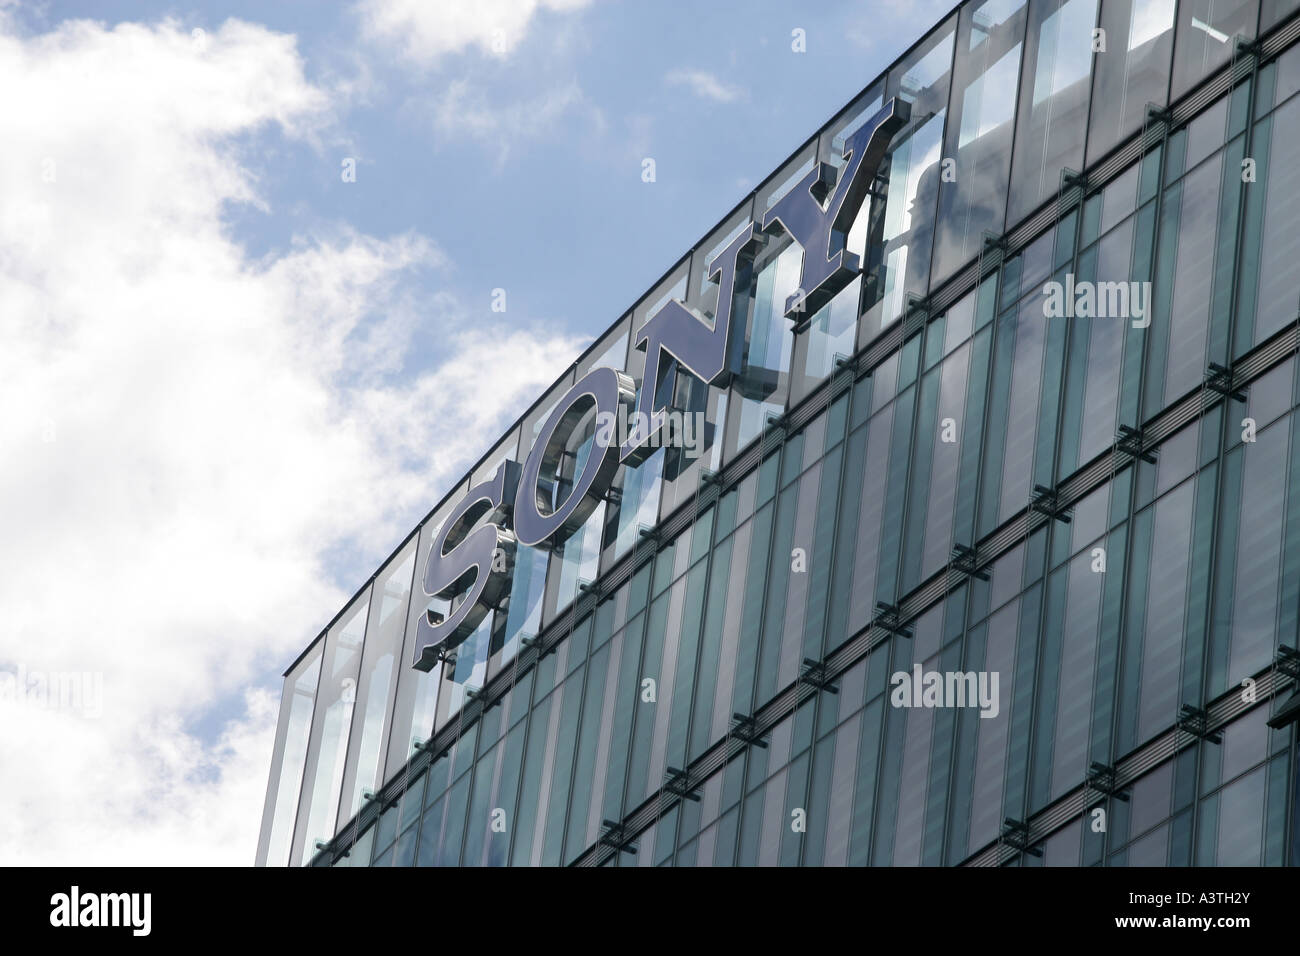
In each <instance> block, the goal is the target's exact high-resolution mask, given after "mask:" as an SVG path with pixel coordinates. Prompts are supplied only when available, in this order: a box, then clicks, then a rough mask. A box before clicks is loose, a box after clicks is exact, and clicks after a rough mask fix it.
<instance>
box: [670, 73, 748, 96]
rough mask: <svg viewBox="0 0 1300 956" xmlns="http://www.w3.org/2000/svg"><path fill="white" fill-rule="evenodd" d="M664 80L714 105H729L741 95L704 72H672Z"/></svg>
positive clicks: (736, 90) (733, 88)
mask: <svg viewBox="0 0 1300 956" xmlns="http://www.w3.org/2000/svg"><path fill="white" fill-rule="evenodd" d="M664 80H665V81H667V83H668V84H669V85H670V86H684V87H686V88H687V89H689V90H690V91H691V92H692V93H694V94H695V95H696V96H698V97H699V98H700V99H703V100H712V101H713V102H715V103H731V102H734V101H735V100H737V99H739V98H740V95H741V90H739V89H737V88H736V87H734V86H728V85H727V84H726V83H723V82H722V81H721V80H720V79H718V78H717V77H716V76H714V75H713V74H712V73H709V72H706V71H705V70H685V69H681V70H673V71H671V72H670V73H669V74H668V75H667V76H665V77H664Z"/></svg>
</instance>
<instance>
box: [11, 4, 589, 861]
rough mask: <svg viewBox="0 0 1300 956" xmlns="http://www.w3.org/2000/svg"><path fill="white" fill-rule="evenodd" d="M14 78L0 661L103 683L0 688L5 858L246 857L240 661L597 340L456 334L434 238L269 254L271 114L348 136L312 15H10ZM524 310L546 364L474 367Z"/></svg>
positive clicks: (383, 542)
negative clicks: (247, 234)
mask: <svg viewBox="0 0 1300 956" xmlns="http://www.w3.org/2000/svg"><path fill="white" fill-rule="evenodd" d="M440 6H441V5H440ZM0 86H2V87H3V88H5V89H9V90H22V91H23V94H22V95H21V96H15V97H10V98H9V99H8V100H7V102H6V106H5V109H4V110H0V141H3V142H4V143H5V147H4V149H3V150H0V183H3V184H4V185H3V187H0V188H2V189H3V193H2V194H0V264H2V266H0V408H4V409H5V410H6V414H5V415H4V416H3V417H0V460H3V461H4V462H5V463H6V467H5V468H3V469H0V529H3V545H2V546H0V607H3V608H4V609H5V613H4V615H3V616H2V617H0V671H12V670H13V669H14V668H15V667H16V666H18V665H19V664H21V665H23V666H25V667H26V668H28V669H29V670H42V671H50V672H57V671H92V672H97V673H102V675H103V681H104V683H103V693H104V703H103V712H102V716H101V717H100V718H99V719H97V720H92V719H87V718H85V717H83V716H79V715H78V714H75V713H70V712H67V711H57V710H53V711H52V710H45V709H41V708H37V707H34V706H31V705H30V704H22V703H16V702H13V701H6V700H0V722H2V725H3V726H4V727H5V728H6V730H5V732H4V733H3V734H0V766H4V767H5V768H6V769H7V775H6V779H7V781H9V784H10V785H9V786H7V787H5V788H3V790H0V821H2V822H0V848H3V849H0V862H5V863H64V864H68V863H75V864H94V863H128V864H129V863H181V864H185V863H231V864H248V863H251V862H252V860H253V856H254V851H255V848H256V834H257V827H258V823H259V818H260V815H261V809H262V798H263V795H264V792H265V787H266V775H267V772H268V768H269V758H270V747H271V733H272V730H273V723H274V717H275V713H274V712H275V707H276V698H275V695H274V694H273V693H268V692H267V691H265V690H256V689H254V690H246V688H248V687H249V686H250V684H251V685H256V684H257V682H259V681H262V680H264V679H265V677H266V675H267V674H268V672H271V671H272V670H273V669H277V668H278V667H281V666H283V665H284V664H285V663H287V662H288V661H289V660H291V659H292V657H293V656H294V654H295V653H296V652H297V651H298V650H300V649H301V648H302V647H303V646H305V645H306V643H307V641H308V640H309V639H310V638H311V637H312V636H313V629H314V628H318V627H319V626H320V625H321V624H323V623H324V622H325V620H327V619H328V617H329V615H330V614H331V613H332V612H333V611H334V610H336V609H337V608H338V607H339V606H341V604H342V602H343V600H344V599H345V598H346V594H344V593H343V592H342V591H340V589H339V587H338V586H336V585H335V584H334V583H333V582H332V581H331V580H330V579H329V575H328V572H327V570H326V565H327V561H328V556H329V555H331V554H336V553H338V551H339V549H341V548H342V549H353V550H354V551H355V552H356V553H360V554H363V555H367V556H373V558H371V557H368V558H367V560H374V561H377V560H378V559H379V558H380V557H382V555H383V554H386V553H387V551H388V550H390V549H391V548H392V547H393V546H394V545H395V544H396V543H397V542H398V540H399V539H400V537H401V535H402V534H403V533H405V532H406V531H407V530H409V526H410V524H411V523H413V520H414V518H417V517H419V516H420V515H422V514H423V513H424V511H425V510H427V508H428V507H429V506H430V505H432V504H433V503H434V502H435V500H436V498H437V496H438V495H439V494H440V493H441V492H442V491H443V490H444V489H445V487H446V485H447V484H448V483H449V481H450V480H451V479H453V478H454V477H458V475H459V473H460V471H461V470H462V469H463V467H464V466H465V465H467V464H469V460H470V459H471V458H472V457H473V456H476V455H477V454H479V453H481V452H483V451H484V450H485V449H486V447H487V446H488V445H489V444H490V443H491V441H493V440H494V439H495V438H496V437H497V435H498V434H499V432H500V431H501V430H502V428H503V427H504V425H505V424H508V422H507V421H506V420H505V419H506V418H507V416H513V415H514V414H517V412H518V411H519V410H520V409H521V408H522V405H523V403H524V402H526V401H527V400H529V399H531V398H533V397H534V396H535V395H536V394H537V393H538V392H540V390H541V389H542V387H544V386H545V385H546V384H549V383H550V382H551V381H552V380H553V379H554V377H555V376H556V375H557V374H558V373H559V372H560V371H562V369H563V368H564V366H565V365H567V364H568V362H569V361H570V360H571V359H572V358H573V357H574V356H575V355H576V354H577V353H578V350H579V347H580V344H581V343H579V342H576V341H573V340H571V339H569V338H568V337H565V336H559V335H547V334H545V332H544V331H543V332H541V333H527V332H522V331H517V330H515V331H509V330H508V329H506V328H498V327H493V326H491V325H483V324H482V323H480V324H479V325H477V326H476V327H475V328H474V331H473V332H468V333H465V332H455V331H454V330H455V329H457V328H460V327H461V323H460V322H459V321H458V320H459V319H461V318H463V316H461V315H460V314H459V312H460V310H459V308H458V306H457V304H456V302H455V300H454V299H452V298H451V297H450V296H449V295H446V294H442V295H435V296H428V295H426V296H424V297H418V296H417V294H416V293H415V292H414V291H413V289H414V288H415V286H414V285H413V284H412V281H411V280H412V278H413V277H414V276H415V275H416V274H421V273H427V272H429V271H432V272H433V273H434V274H436V273H437V270H440V269H442V268H443V267H444V265H445V260H444V257H443V255H442V253H441V252H440V251H439V249H438V248H437V246H436V245H435V244H434V243H433V242H432V241H431V240H429V239H428V238H425V237H422V236H419V235H415V234H408V235H400V236H394V237H389V238H386V239H381V238H376V237H372V236H366V235H362V234H357V233H355V232H350V231H347V230H339V232H338V233H337V234H334V235H330V236H326V237H320V236H316V237H301V238H300V240H299V241H298V242H297V243H296V244H295V245H294V247H293V248H292V249H291V251H289V252H288V253H286V254H284V255H282V256H279V257H278V258H272V259H270V260H266V259H258V260H254V259H253V258H251V257H250V256H249V254H248V252H247V251H246V249H245V248H244V247H243V246H242V245H241V244H240V243H239V242H238V241H237V240H236V239H235V238H234V237H233V236H232V235H231V233H230V230H229V229H228V228H227V227H226V225H225V224H224V223H223V220H222V212H223V209H224V208H225V207H226V205H227V204H230V203H257V204H260V205H261V206H262V207H263V208H266V204H265V201H264V200H263V199H262V198H261V197H260V196H259V194H258V192H257V188H256V176H255V171H254V170H255V165H256V164H255V161H254V160H255V159H256V154H255V153H252V152H251V149H250V146H249V143H250V137H255V136H257V135H260V133H261V132H262V131H265V130H267V129H269V128H272V127H277V128H279V129H281V130H283V131H284V132H285V133H286V134H288V135H290V136H295V137H301V138H306V139H308V140H309V141H310V140H312V139H314V138H318V137H328V136H331V135H334V134H333V133H332V132H331V130H332V124H333V119H334V118H333V116H332V115H331V111H330V102H331V100H330V97H329V96H328V95H327V93H326V92H325V91H323V90H322V89H320V88H318V87H316V86H314V85H313V84H312V83H310V82H308V80H307V79H306V78H305V77H304V75H303V64H302V61H301V59H300V57H299V56H298V54H297V52H296V49H295V44H294V40H293V38H292V37H286V36H283V35H279V34H275V33H272V32H270V31H268V30H265V29H262V28H260V27H257V26H252V25H249V24H245V23H240V22H237V21H230V22H227V23H226V24H224V25H223V26H222V27H221V28H220V29H219V30H214V31H211V32H210V33H209V34H208V37H207V43H206V49H204V50H202V51H198V50H196V49H195V45H194V44H193V42H192V40H191V36H190V34H189V31H188V30H187V29H185V28H183V27H181V26H179V25H178V24H175V23H171V22H167V23H163V24H160V25H157V26H153V27H144V26H135V25H121V26H117V27H116V28H113V29H107V28H105V27H104V26H102V25H98V24H93V23H89V22H75V23H65V24H63V25H61V26H60V27H59V28H58V29H56V30H55V31H53V32H52V33H49V34H45V35H42V36H35V37H29V38H20V37H18V36H16V35H12V34H8V33H5V32H3V24H2V23H0ZM321 161H322V162H326V163H332V162H333V161H332V160H330V159H329V158H328V157H326V156H322V157H321ZM340 188H347V187H344V186H341V187H340ZM507 335H510V336H513V337H514V341H513V342H512V343H511V344H512V346H515V347H517V348H518V351H519V352H520V354H528V355H530V356H531V357H532V361H530V362H529V363H515V364H512V365H509V366H502V365H501V364H500V363H492V364H493V368H494V369H495V372H496V375H497V376H498V377H497V379H496V380H495V381H494V383H493V388H492V389H491V390H487V391H484V390H481V388H480V382H479V380H478V379H477V378H475V377H474V376H472V375H471V374H470V373H469V372H468V371H467V368H481V367H482V366H483V365H484V364H486V363H487V361H488V358H489V355H490V354H491V353H492V352H494V351H495V350H496V349H498V348H499V347H500V342H501V340H502V339H503V338H505V337H506V336H507ZM417 349H418V350H420V351H421V352H422V353H424V354H434V355H437V356H438V362H437V363H436V364H437V365H438V366H439V367H438V368H434V369H432V370H430V371H427V372H424V373H422V374H420V375H418V376H410V375H407V376H406V377H405V380H403V381H398V383H397V384H394V381H395V380H397V379H398V377H397V376H391V375H386V374H384V373H385V372H392V371H395V370H397V369H399V368H401V367H402V357H403V355H404V354H405V353H406V352H407V350H417ZM435 381H436V383H437V384H436V385H435ZM449 423H455V424H456V425H457V426H459V427H456V428H453V427H451V425H450V424H449ZM369 570H373V568H372V567H367V568H365V569H364V571H363V572H362V574H364V573H365V572H368V571H369ZM360 578H361V575H358V578H357V581H348V582H344V584H345V586H351V585H352V584H355V583H359V581H360ZM232 701H233V703H231V702H232ZM214 709H215V710H214ZM223 714H224V716H225V717H226V718H228V722H226V721H223V720H222V719H221V718H222V716H223ZM232 714H233V716H232ZM199 718H204V719H206V720H208V721H209V723H211V722H213V721H215V722H216V724H217V725H218V726H224V727H225V730H224V733H223V735H222V737H221V738H220V739H219V740H217V741H212V740H204V739H201V738H200V737H198V736H196V735H195V734H194V733H192V732H190V731H188V730H187V727H188V726H190V724H191V723H192V722H193V721H194V720H196V719H199Z"/></svg>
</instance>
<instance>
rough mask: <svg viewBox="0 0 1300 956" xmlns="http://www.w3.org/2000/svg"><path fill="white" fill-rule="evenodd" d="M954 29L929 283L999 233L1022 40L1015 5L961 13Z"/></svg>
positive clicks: (994, 2)
mask: <svg viewBox="0 0 1300 956" xmlns="http://www.w3.org/2000/svg"><path fill="white" fill-rule="evenodd" d="M961 16H962V25H961V28H960V29H959V31H958V37H957V49H958V51H959V55H958V57H957V66H956V77H955V79H954V85H953V93H952V110H953V116H952V121H951V122H949V123H948V129H947V134H946V136H945V140H944V155H945V156H948V157H953V158H955V159H956V167H955V169H954V174H953V177H952V180H951V181H949V182H944V183H943V185H942V189H941V191H940V193H939V219H938V230H937V232H936V233H935V243H934V266H933V267H932V269H931V281H932V284H937V283H939V282H942V281H943V280H944V279H946V278H948V276H950V275H952V274H953V273H954V272H956V271H957V269H958V268H959V267H961V266H963V265H965V264H966V263H967V262H968V261H970V260H971V259H974V258H975V257H976V256H977V255H979V252H980V248H981V244H982V243H983V239H984V234H985V233H989V234H991V235H993V236H1001V234H1002V227H1003V219H1004V216H1005V213H1006V196H1007V179H1008V174H1009V171H1010V166H1011V135H1012V126H1013V120H1014V118H1015V109H1016V104H1015V97H1014V96H1013V95H1010V93H1009V91H1012V90H1015V89H1016V87H1017V86H1018V85H1019V78H1020V50H1021V41H1022V40H1023V38H1024V35H1025V8H1024V3H1023V0H1019V2H1018V0H987V2H985V3H982V4H979V5H978V6H976V5H972V6H968V7H966V8H964V9H963V10H962V13H961Z"/></svg>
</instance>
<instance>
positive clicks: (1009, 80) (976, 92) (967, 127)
mask: <svg viewBox="0 0 1300 956" xmlns="http://www.w3.org/2000/svg"><path fill="white" fill-rule="evenodd" d="M1019 69H1020V44H1019V43H1017V44H1016V45H1015V46H1014V47H1012V48H1011V49H1010V50H1008V51H1007V52H1006V53H1004V54H1003V55H1002V58H1001V59H1000V60H998V61H997V62H996V63H994V64H993V65H992V66H991V67H989V68H988V69H987V70H985V71H984V72H983V73H982V74H980V75H979V76H978V77H976V78H975V79H974V80H973V81H972V82H971V84H970V85H969V86H968V87H966V92H965V93H964V94H962V104H961V135H960V137H959V138H958V140H957V148H958V149H961V148H964V147H965V146H967V145H968V144H970V143H973V142H974V141H975V140H977V139H979V138H980V137H981V136H984V135H985V134H986V133H991V132H992V131H993V130H995V129H997V128H998V127H999V126H1001V125H1002V124H1003V123H1008V122H1010V121H1011V111H1012V110H1013V109H1014V108H1015V105H1016V96H1015V89H1016V80H1017V78H1018V77H1017V72H1018V71H1019ZM986 90H987V91H988V93H989V95H988V96H985V95H984V94H985V91H986Z"/></svg>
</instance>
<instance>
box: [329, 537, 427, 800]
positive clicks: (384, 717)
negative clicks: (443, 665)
mask: <svg viewBox="0 0 1300 956" xmlns="http://www.w3.org/2000/svg"><path fill="white" fill-rule="evenodd" d="M418 543H419V536H418V535H416V536H414V537H412V539H411V540H410V541H409V542H408V543H407V545H406V547H405V548H403V549H402V550H401V551H400V552H398V555H397V557H395V558H393V560H392V562H391V563H389V565H388V567H387V568H385V569H384V570H383V571H381V572H380V573H379V576H378V577H377V578H376V580H375V590H374V596H375V598H376V600H375V601H374V602H373V607H372V615H371V621H370V623H369V625H368V626H367V629H366V642H365V651H364V652H363V653H362V657H361V671H360V674H359V675H358V677H357V700H356V708H355V711H354V712H353V715H352V731H351V735H350V737H349V743H348V763H347V768H346V770H345V772H344V774H343V803H342V805H341V806H340V807H339V820H340V822H346V821H348V820H350V819H352V817H354V816H355V815H356V813H357V811H358V810H360V809H361V806H362V803H363V802H364V796H363V795H364V793H365V791H367V790H370V791H374V790H377V789H378V788H379V785H380V784H382V783H383V782H384V781H383V773H384V742H385V739H386V738H387V737H388V734H389V731H390V730H391V727H390V725H389V723H388V715H389V710H390V708H391V707H392V702H393V695H394V691H395V690H396V688H397V669H398V668H399V667H400V666H401V665H402V663H403V662H402V661H401V660H400V659H399V658H400V655H401V653H402V636H403V634H404V633H405V631H406V619H407V616H408V609H409V605H410V600H411V580H412V575H413V574H414V573H415V550H416V545H417V544H418Z"/></svg>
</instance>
